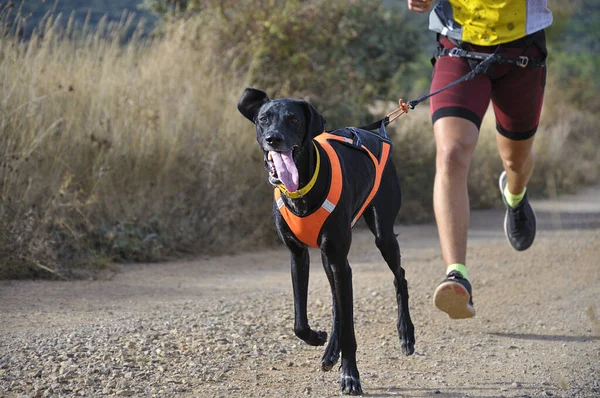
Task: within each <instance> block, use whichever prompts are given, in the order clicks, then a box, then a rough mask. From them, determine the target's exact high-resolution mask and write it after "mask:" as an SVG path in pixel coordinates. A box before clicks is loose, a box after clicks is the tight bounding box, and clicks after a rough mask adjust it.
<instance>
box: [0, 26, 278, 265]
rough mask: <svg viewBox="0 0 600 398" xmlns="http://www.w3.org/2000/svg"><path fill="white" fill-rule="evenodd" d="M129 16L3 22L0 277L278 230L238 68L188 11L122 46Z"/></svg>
mask: <svg viewBox="0 0 600 398" xmlns="http://www.w3.org/2000/svg"><path fill="white" fill-rule="evenodd" d="M127 23H128V21H127V20H123V21H122V22H121V23H120V24H115V25H110V26H107V25H102V24H101V25H100V26H99V27H98V28H97V29H95V30H94V31H92V32H85V31H84V32H83V33H77V31H76V30H69V29H67V30H66V31H64V30H62V29H61V28H60V24H59V21H58V20H54V21H50V20H49V21H48V23H47V24H46V26H44V29H43V32H41V33H39V32H38V34H36V35H34V36H33V37H32V39H31V40H30V41H28V42H19V41H18V39H17V38H16V37H15V36H13V35H11V34H9V32H6V31H5V32H2V35H1V37H2V38H1V39H0V115H1V122H0V162H1V168H0V189H1V195H2V196H1V198H0V274H2V275H4V276H15V275H28V274H30V273H38V272H40V271H41V272H44V273H45V272H52V273H54V274H57V275H62V276H66V275H65V274H66V273H72V272H76V271H69V270H72V269H75V270H76V269H77V267H78V266H88V265H89V264H90V263H91V262H92V263H94V262H95V263H98V264H100V265H102V264H103V263H104V262H105V261H106V260H137V261H139V260H144V261H149V260H157V259H163V258H166V257H169V256H173V255H180V254H181V253H186V252H189V253H210V252H224V251H225V252H226V251H229V250H234V249H243V248H246V247H249V246H250V245H255V244H260V243H261V242H262V241H263V240H264V239H271V237H272V227H271V226H270V223H269V222H268V221H269V220H268V213H269V208H270V204H269V203H268V202H265V201H264V200H262V199H263V198H264V197H265V194H267V195H268V193H267V192H268V191H269V188H268V187H267V186H266V185H265V184H264V181H263V178H262V170H261V166H260V163H261V160H260V159H261V155H260V154H259V153H258V148H256V145H255V144H254V142H253V140H254V137H253V134H252V129H251V126H250V125H249V123H248V122H247V121H245V119H243V118H242V117H240V116H239V115H238V113H237V110H236V106H235V104H236V101H237V99H238V97H239V94H240V93H241V90H242V89H243V87H244V85H243V83H242V81H241V79H240V78H238V77H236V76H233V75H230V74H228V73H226V72H225V71H222V70H219V69H217V68H215V67H213V64H212V63H211V61H210V57H208V56H206V55H205V52H204V51H203V48H202V47H203V44H202V43H201V42H198V41H195V42H194V43H193V45H192V43H191V42H190V41H189V40H188V39H187V35H186V26H185V23H184V22H182V23H179V24H177V25H174V26H173V27H172V29H170V30H169V31H168V32H167V33H166V35H165V36H164V37H162V38H159V39H146V40H142V39H139V38H137V39H136V38H134V39H133V40H131V41H130V42H129V44H126V45H122V42H121V35H120V33H121V32H123V31H124V30H125V29H124V27H125V25H126V24H127ZM71 25H72V24H69V26H71ZM259 214H260V216H259ZM42 270H45V271H42Z"/></svg>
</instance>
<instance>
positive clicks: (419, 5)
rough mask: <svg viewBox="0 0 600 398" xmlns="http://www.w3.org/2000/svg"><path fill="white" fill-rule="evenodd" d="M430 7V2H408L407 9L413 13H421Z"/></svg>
mask: <svg viewBox="0 0 600 398" xmlns="http://www.w3.org/2000/svg"><path fill="white" fill-rule="evenodd" d="M430 7H431V0H408V9H409V10H411V11H414V12H418V13H423V12H425V11H427V10H429V8H430Z"/></svg>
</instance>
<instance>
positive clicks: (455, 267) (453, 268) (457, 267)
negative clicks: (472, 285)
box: [446, 264, 469, 280]
mask: <svg viewBox="0 0 600 398" xmlns="http://www.w3.org/2000/svg"><path fill="white" fill-rule="evenodd" d="M452 271H458V272H460V274H461V275H462V276H463V278H465V279H467V280H468V279H469V277H468V276H467V267H466V266H465V265H464V264H450V265H449V266H448V268H446V275H448V274H449V273H450V272H452Z"/></svg>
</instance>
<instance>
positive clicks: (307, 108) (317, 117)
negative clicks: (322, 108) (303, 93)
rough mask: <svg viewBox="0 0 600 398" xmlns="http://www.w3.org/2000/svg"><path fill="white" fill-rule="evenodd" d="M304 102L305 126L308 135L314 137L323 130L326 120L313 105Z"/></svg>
mask: <svg viewBox="0 0 600 398" xmlns="http://www.w3.org/2000/svg"><path fill="white" fill-rule="evenodd" d="M303 103H304V113H305V117H306V128H307V133H308V135H309V136H310V137H311V138H312V137H316V136H318V135H319V134H321V133H322V132H323V131H324V130H325V123H327V120H325V118H324V117H323V115H321V114H320V113H319V112H318V111H317V110H316V109H315V107H314V106H312V105H311V104H309V103H308V102H306V101H303Z"/></svg>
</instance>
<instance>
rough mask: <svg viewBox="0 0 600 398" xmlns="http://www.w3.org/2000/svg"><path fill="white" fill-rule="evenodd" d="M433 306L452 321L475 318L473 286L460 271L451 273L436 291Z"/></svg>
mask: <svg viewBox="0 0 600 398" xmlns="http://www.w3.org/2000/svg"><path fill="white" fill-rule="evenodd" d="M433 304H434V305H435V306H436V307H437V308H438V309H440V310H441V311H444V312H445V313H447V314H448V316H449V317H450V318H452V319H463V318H472V317H474V316H475V307H473V296H472V294H471V284H470V283H469V281H468V280H467V279H465V278H463V276H462V274H461V273H460V272H459V271H451V272H450V273H449V274H448V275H447V276H446V279H444V281H443V282H442V283H440V285H439V286H438V287H437V289H435V293H434V294H433Z"/></svg>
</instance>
